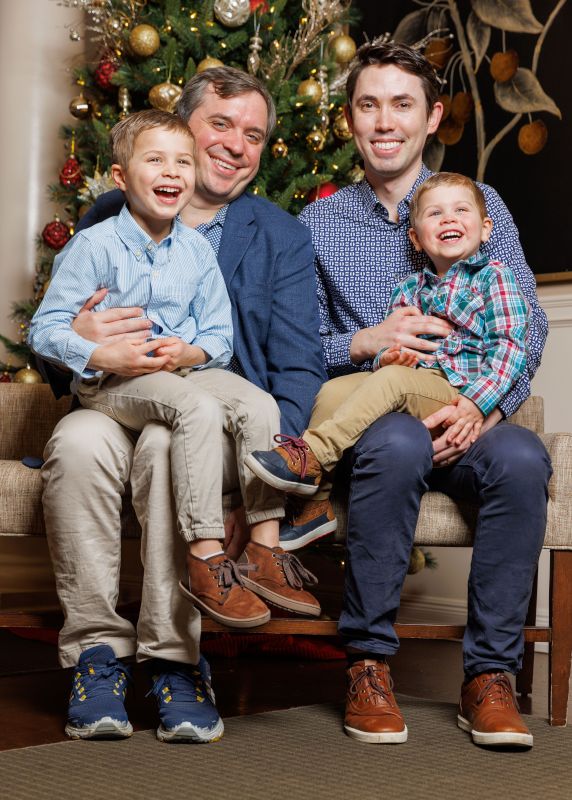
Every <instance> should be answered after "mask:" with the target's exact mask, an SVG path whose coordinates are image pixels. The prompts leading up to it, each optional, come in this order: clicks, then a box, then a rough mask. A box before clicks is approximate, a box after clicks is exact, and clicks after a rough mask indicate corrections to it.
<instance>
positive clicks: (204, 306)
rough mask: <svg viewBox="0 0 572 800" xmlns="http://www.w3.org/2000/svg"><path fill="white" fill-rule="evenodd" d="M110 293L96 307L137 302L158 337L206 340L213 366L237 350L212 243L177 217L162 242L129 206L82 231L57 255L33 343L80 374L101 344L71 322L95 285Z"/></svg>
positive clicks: (35, 323)
mask: <svg viewBox="0 0 572 800" xmlns="http://www.w3.org/2000/svg"><path fill="white" fill-rule="evenodd" d="M102 287H105V288H107V289H108V293H107V295H106V296H105V298H104V299H103V300H102V302H101V303H99V305H98V306H97V307H96V309H95V310H96V311H104V310H106V309H108V308H115V307H123V308H125V307H128V306H139V307H141V308H143V309H144V311H145V314H146V316H147V317H148V319H150V320H151V321H152V323H153V326H152V328H151V330H150V333H149V336H150V338H152V339H155V338H162V337H167V336H177V337H179V338H180V339H182V340H183V341H185V342H187V343H188V344H193V345H197V346H198V347H201V348H202V349H203V350H204V351H205V352H206V353H207V354H208V355H209V356H210V360H209V361H208V363H207V364H206V365H205V366H207V367H224V366H225V365H226V364H227V363H228V362H229V360H230V357H231V355H232V317H231V306H230V300H229V298H228V293H227V290H226V286H225V283H224V279H223V277H222V274H221V272H220V268H219V266H218V263H217V261H216V258H215V255H214V252H213V249H212V247H211V246H210V245H209V244H208V242H207V241H206V240H205V238H204V237H203V236H201V235H200V234H199V233H197V232H196V231H195V230H193V229H192V228H187V227H186V226H185V225H183V224H182V222H181V221H180V220H179V219H178V218H177V219H175V220H174V222H173V227H172V230H171V233H170V234H169V235H168V236H167V237H165V239H163V240H162V241H161V242H160V243H159V244H157V243H156V242H154V241H153V239H151V237H150V236H149V235H148V234H147V233H145V231H144V230H143V229H142V228H141V227H140V226H139V225H138V224H137V223H136V222H135V220H134V219H133V217H132V216H131V214H130V213H129V211H128V209H127V206H125V207H124V208H123V209H122V210H121V212H120V213H119V215H118V216H117V217H112V218H110V219H108V220H105V221H104V222H101V223H99V224H97V225H94V226H93V227H91V228H88V229H87V230H85V231H81V232H80V233H77V234H76V235H75V236H74V237H73V238H72V239H71V241H70V242H69V243H68V244H67V245H66V247H65V248H64V249H63V250H62V252H61V253H59V254H58V255H57V256H56V259H55V261H54V268H53V273H52V280H51V282H50V285H49V287H48V290H47V292H46V295H45V297H44V299H43V301H42V303H41V305H40V307H39V309H38V310H37V312H36V314H35V315H34V318H33V320H32V324H31V327H30V336H29V342H30V345H31V347H32V349H33V350H34V351H35V352H37V353H38V354H39V355H41V356H43V357H44V358H46V359H49V360H52V361H56V362H58V363H60V364H65V365H66V366H67V367H68V368H69V369H71V370H73V372H74V373H75V379H76V381H77V380H78V379H79V378H91V377H93V376H94V375H95V374H96V373H95V372H94V371H93V370H90V369H88V368H87V363H88V361H89V359H90V358H91V355H92V353H93V351H94V350H95V349H96V348H97V347H98V345H97V344H95V343H94V342H89V341H88V340H87V339H83V338H82V337H81V336H79V335H78V334H77V333H75V332H74V331H73V329H72V327H71V323H72V321H73V319H74V318H75V317H76V316H77V314H78V312H79V310H80V308H81V307H82V306H83V304H84V303H85V300H86V298H87V297H90V296H91V295H92V294H93V293H94V292H95V291H96V290H97V289H100V288H102Z"/></svg>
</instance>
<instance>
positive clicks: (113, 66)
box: [93, 58, 119, 91]
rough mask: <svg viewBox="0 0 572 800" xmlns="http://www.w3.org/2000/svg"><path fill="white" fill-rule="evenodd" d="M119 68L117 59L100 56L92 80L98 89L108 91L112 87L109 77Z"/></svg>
mask: <svg viewBox="0 0 572 800" xmlns="http://www.w3.org/2000/svg"><path fill="white" fill-rule="evenodd" d="M118 69H119V66H118V64H117V61H115V60H114V59H111V58H102V59H101V61H100V62H99V64H98V67H97V69H96V70H95V72H94V75H93V77H94V80H95V82H96V83H97V85H98V86H99V88H100V89H104V90H105V91H109V90H110V89H112V88H113V84H112V83H111V79H112V78H113V76H114V75H115V73H116V72H117V70H118Z"/></svg>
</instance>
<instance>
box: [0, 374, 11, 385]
mask: <svg viewBox="0 0 572 800" xmlns="http://www.w3.org/2000/svg"><path fill="white" fill-rule="evenodd" d="M0 383H12V378H11V377H10V373H9V372H3V373H2V375H0Z"/></svg>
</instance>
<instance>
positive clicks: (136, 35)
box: [129, 25, 161, 58]
mask: <svg viewBox="0 0 572 800" xmlns="http://www.w3.org/2000/svg"><path fill="white" fill-rule="evenodd" d="M160 45H161V39H160V38H159V31H158V30H157V28H154V27H153V26H152V25H137V26H136V27H135V28H133V30H132V31H131V33H130V34H129V46H130V47H131V49H132V50H133V52H134V53H135V55H136V56H141V57H143V58H148V57H149V56H152V55H153V53H156V52H157V50H158V49H159V47H160Z"/></svg>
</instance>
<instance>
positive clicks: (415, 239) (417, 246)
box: [408, 228, 423, 253]
mask: <svg viewBox="0 0 572 800" xmlns="http://www.w3.org/2000/svg"><path fill="white" fill-rule="evenodd" d="M408 233H409V238H410V239H411V244H412V245H413V247H414V248H415V249H416V250H417V252H418V253H420V252H421V251H422V250H423V248H422V247H421V242H420V241H419V237H418V236H417V233H416V232H415V228H409V231H408Z"/></svg>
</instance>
